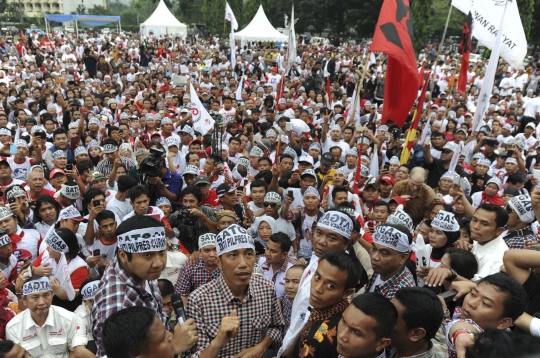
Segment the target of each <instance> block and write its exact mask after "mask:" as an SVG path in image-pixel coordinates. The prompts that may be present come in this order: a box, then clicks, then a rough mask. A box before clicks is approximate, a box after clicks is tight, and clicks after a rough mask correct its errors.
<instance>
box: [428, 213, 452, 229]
mask: <svg viewBox="0 0 540 358" xmlns="http://www.w3.org/2000/svg"><path fill="white" fill-rule="evenodd" d="M431 227H434V228H436V229H439V230H442V231H449V232H458V231H459V224H458V222H457V220H456V217H455V216H454V214H453V213H451V212H449V211H444V210H440V211H439V212H438V213H437V215H435V217H434V218H433V221H432V222H431Z"/></svg>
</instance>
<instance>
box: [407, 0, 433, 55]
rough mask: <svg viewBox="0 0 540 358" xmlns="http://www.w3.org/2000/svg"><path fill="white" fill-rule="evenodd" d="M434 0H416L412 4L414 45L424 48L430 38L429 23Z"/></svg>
mask: <svg viewBox="0 0 540 358" xmlns="http://www.w3.org/2000/svg"><path fill="white" fill-rule="evenodd" d="M432 4H433V0H414V1H412V4H411V17H412V24H413V31H414V47H415V49H416V50H417V51H419V50H420V49H422V48H423V47H424V46H425V45H426V42H427V39H428V24H429V18H430V17H431V11H432V10H431V5H432Z"/></svg>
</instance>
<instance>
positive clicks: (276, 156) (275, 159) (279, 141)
mask: <svg viewBox="0 0 540 358" xmlns="http://www.w3.org/2000/svg"><path fill="white" fill-rule="evenodd" d="M280 155H281V136H279V139H278V143H277V148H276V155H275V156H274V166H275V165H276V164H278V163H279V156H280Z"/></svg>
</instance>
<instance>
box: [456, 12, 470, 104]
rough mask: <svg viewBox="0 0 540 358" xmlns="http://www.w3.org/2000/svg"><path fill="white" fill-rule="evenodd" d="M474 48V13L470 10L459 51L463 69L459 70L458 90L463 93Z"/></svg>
mask: <svg viewBox="0 0 540 358" xmlns="http://www.w3.org/2000/svg"><path fill="white" fill-rule="evenodd" d="M471 48H472V14H471V12H469V14H468V15H467V19H466V20H465V24H464V25H463V31H462V33H461V42H460V44H459V52H460V53H461V70H460V71H459V82H458V92H459V94H463V92H465V88H466V87H467V72H468V71H469V55H470V54H471Z"/></svg>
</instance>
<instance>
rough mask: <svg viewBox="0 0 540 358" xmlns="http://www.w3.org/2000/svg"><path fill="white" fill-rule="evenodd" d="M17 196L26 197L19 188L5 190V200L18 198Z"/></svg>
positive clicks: (13, 187)
mask: <svg viewBox="0 0 540 358" xmlns="http://www.w3.org/2000/svg"><path fill="white" fill-rule="evenodd" d="M19 196H24V197H26V192H25V191H24V190H23V189H21V187H20V186H12V187H11V188H8V190H6V198H8V199H11V198H18V197H19Z"/></svg>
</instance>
